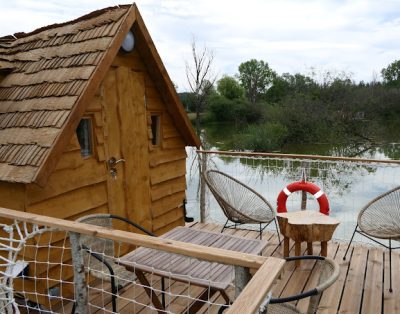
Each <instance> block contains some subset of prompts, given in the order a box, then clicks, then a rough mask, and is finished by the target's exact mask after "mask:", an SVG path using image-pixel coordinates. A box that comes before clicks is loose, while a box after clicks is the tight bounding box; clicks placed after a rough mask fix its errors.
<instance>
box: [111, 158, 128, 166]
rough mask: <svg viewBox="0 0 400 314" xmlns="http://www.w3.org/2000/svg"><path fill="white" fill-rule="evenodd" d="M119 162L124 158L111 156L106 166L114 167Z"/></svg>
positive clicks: (123, 160)
mask: <svg viewBox="0 0 400 314" xmlns="http://www.w3.org/2000/svg"><path fill="white" fill-rule="evenodd" d="M120 162H125V159H123V158H121V159H116V158H115V157H111V158H110V159H109V160H108V166H109V167H110V168H113V167H115V166H116V165H117V164H118V163H120Z"/></svg>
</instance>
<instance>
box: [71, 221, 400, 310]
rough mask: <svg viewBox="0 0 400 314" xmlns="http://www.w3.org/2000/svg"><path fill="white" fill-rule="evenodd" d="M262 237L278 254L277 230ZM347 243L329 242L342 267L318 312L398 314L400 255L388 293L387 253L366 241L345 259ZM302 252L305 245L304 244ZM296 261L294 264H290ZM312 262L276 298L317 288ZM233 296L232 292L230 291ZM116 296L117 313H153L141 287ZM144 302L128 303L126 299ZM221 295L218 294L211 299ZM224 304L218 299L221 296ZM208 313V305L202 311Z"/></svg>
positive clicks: (289, 275)
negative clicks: (366, 243)
mask: <svg viewBox="0 0 400 314" xmlns="http://www.w3.org/2000/svg"><path fill="white" fill-rule="evenodd" d="M189 227H190V228H196V229H204V230H209V231H215V232H219V231H220V228H221V226H219V225H215V224H201V223H194V224H191V225H190V226H189ZM224 232H226V233H230V234H235V235H238V236H243V237H248V238H257V237H258V232H254V231H246V230H233V229H226V230H225V231H224ZM263 238H265V239H268V240H269V244H268V246H267V247H266V249H265V250H264V251H263V255H264V256H275V257H282V247H281V246H279V247H278V246H277V245H278V240H277V236H276V233H272V232H269V231H266V232H265V233H264V236H263ZM292 244H293V243H291V247H290V254H291V255H292V254H293V251H294V248H293V245H292ZM346 248H347V243H345V242H336V241H332V242H329V243H328V257H331V258H334V259H335V260H336V261H338V263H339V264H340V267H341V272H340V276H339V279H338V280H337V282H336V283H335V284H334V285H333V286H332V287H330V288H329V289H328V290H327V291H325V292H324V294H323V296H322V298H321V302H320V304H319V308H318V312H317V313H363V314H364V313H366V314H368V313H371V314H372V313H374V314H375V313H400V284H399V283H400V255H399V253H398V252H396V251H394V253H393V255H392V267H393V268H392V269H393V293H390V292H389V277H388V276H389V260H388V252H387V251H386V250H384V249H383V248H382V247H374V246H369V245H361V244H355V245H353V246H352V247H351V249H350V251H349V253H348V258H347V260H346V261H343V255H344V253H345V251H346ZM302 250H303V252H305V251H306V246H304V247H302ZM319 250H320V247H319V245H318V244H314V253H315V254H319ZM293 264H294V263H293ZM314 266H315V264H314V262H312V261H303V262H302V263H301V266H300V267H297V268H296V267H295V266H294V265H288V266H286V268H285V271H284V273H283V275H282V277H281V279H279V280H278V281H277V282H276V284H275V287H274V289H273V295H274V296H288V295H291V294H295V293H298V292H301V291H305V290H308V289H309V287H314V286H315V281H316V278H317V272H313V271H312V270H313V268H314ZM153 284H155V286H156V287H158V288H160V281H159V280H155V281H153ZM167 289H170V290H171V291H174V292H176V293H179V294H190V295H192V296H198V294H200V292H201V289H200V288H199V289H196V288H194V287H191V288H190V291H185V290H187V287H186V286H185V285H184V284H182V283H179V282H172V283H171V284H170V287H168V288H167ZM228 293H230V294H232V293H233V291H228ZM121 297H122V298H119V299H118V310H119V313H153V312H155V311H152V310H150V308H148V307H146V304H148V303H149V300H148V297H147V295H146V294H145V292H144V290H143V289H142V288H140V289H138V288H137V287H136V289H134V291H133V289H132V288H131V287H129V286H128V287H127V288H125V290H124V291H123V292H122V293H121ZM133 297H134V298H135V300H136V301H137V302H139V303H142V304H139V305H138V304H133V303H130V302H129V300H127V299H128V298H133ZM216 298H221V297H220V296H219V295H216V296H215V298H214V299H213V300H214V301H215V300H216ZM90 300H91V303H92V304H97V305H98V306H99V307H102V304H107V306H106V308H107V309H108V310H110V309H111V305H110V298H109V296H103V295H101V293H100V292H99V291H95V290H93V291H91V293H90ZM219 301H220V303H223V301H222V300H219ZM167 303H171V304H173V305H172V306H171V307H170V308H169V310H170V311H172V312H174V313H175V312H183V311H184V310H185V308H186V306H187V300H180V299H179V298H176V299H173V300H170V301H169V302H167ZM296 306H297V307H298V308H299V309H301V310H302V311H306V309H307V306H308V299H306V300H302V301H300V302H298V303H297V304H296ZM217 310H218V308H217V307H215V308H212V309H211V311H209V312H212V313H216V312H217ZM64 311H65V313H69V312H70V305H67V306H66V307H65V308H64ZM205 312H207V313H208V309H207V307H206V306H204V307H203V309H202V311H200V313H205ZM91 313H105V311H103V310H99V308H92V309H91Z"/></svg>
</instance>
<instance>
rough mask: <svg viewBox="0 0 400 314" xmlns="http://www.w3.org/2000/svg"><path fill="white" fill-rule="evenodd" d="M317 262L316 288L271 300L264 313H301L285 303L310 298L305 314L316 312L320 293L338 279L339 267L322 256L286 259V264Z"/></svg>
mask: <svg viewBox="0 0 400 314" xmlns="http://www.w3.org/2000/svg"><path fill="white" fill-rule="evenodd" d="M305 259H307V260H310V259H313V260H317V266H318V267H319V268H320V272H319V277H318V283H317V286H316V287H315V288H313V289H310V290H308V291H305V292H302V293H300V294H297V295H293V296H289V297H283V298H272V299H271V300H270V304H269V305H268V307H267V311H266V312H265V313H268V314H281V313H282V314H291V313H302V312H301V311H300V310H299V309H297V308H296V307H295V306H294V305H292V304H290V303H287V302H292V301H297V300H301V299H304V298H307V297H310V303H309V305H308V309H307V313H308V314H312V313H315V312H316V311H317V308H318V304H319V301H320V299H321V296H322V292H323V291H325V290H326V289H328V288H329V287H330V286H332V285H333V284H334V283H335V281H336V280H337V279H338V278H339V274H340V267H339V264H338V263H337V262H336V261H334V260H332V259H330V258H325V257H323V256H312V255H307V256H294V257H287V258H286V261H287V262H292V261H297V260H305Z"/></svg>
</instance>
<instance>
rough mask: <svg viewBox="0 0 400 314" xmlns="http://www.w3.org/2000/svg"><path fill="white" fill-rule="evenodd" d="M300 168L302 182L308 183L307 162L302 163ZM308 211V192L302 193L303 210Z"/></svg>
mask: <svg viewBox="0 0 400 314" xmlns="http://www.w3.org/2000/svg"><path fill="white" fill-rule="evenodd" d="M300 167H301V168H302V171H301V181H307V175H306V162H305V161H302V162H301V164H300ZM306 209H307V192H306V191H301V210H306Z"/></svg>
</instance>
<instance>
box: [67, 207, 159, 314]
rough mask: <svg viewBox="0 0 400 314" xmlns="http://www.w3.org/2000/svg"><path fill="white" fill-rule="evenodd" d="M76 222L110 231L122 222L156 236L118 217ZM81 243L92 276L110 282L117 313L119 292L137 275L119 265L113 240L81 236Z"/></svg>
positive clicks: (93, 217) (94, 217) (100, 216)
mask: <svg viewBox="0 0 400 314" xmlns="http://www.w3.org/2000/svg"><path fill="white" fill-rule="evenodd" d="M76 221H77V222H81V223H87V224H90V225H95V226H100V227H106V228H110V229H115V228H113V221H120V222H124V223H126V224H128V225H129V226H132V227H134V228H136V229H138V230H140V231H142V232H143V233H145V234H146V235H149V236H152V237H155V236H156V235H155V234H154V233H152V232H150V231H148V230H147V229H145V228H144V227H142V226H141V225H139V224H137V223H135V222H133V221H130V220H129V219H127V218H124V217H121V216H117V215H111V214H93V215H87V216H83V217H80V218H78V219H77V220H76ZM80 241H81V245H82V248H83V249H84V250H85V251H86V252H87V253H88V255H89V256H90V257H91V258H89V256H86V258H85V264H86V266H89V269H90V274H91V275H92V276H94V277H96V278H100V279H103V280H106V281H109V282H110V284H111V304H112V310H113V312H114V313H117V301H116V299H117V296H118V290H120V289H121V288H123V287H124V286H126V285H127V284H129V283H131V282H132V280H133V279H134V278H135V274H134V273H132V272H130V271H128V270H126V268H125V267H124V266H122V265H119V263H117V262H116V259H115V258H114V256H115V254H116V253H117V252H115V246H114V241H113V240H110V239H104V238H98V237H95V236H89V235H84V234H81V236H80ZM104 267H105V268H106V269H107V271H108V274H107V273H105V272H104ZM161 285H162V287H161V288H162V291H165V283H164V279H162V281H161ZM162 303H163V306H165V295H164V294H162ZM73 311H74V309H73Z"/></svg>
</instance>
